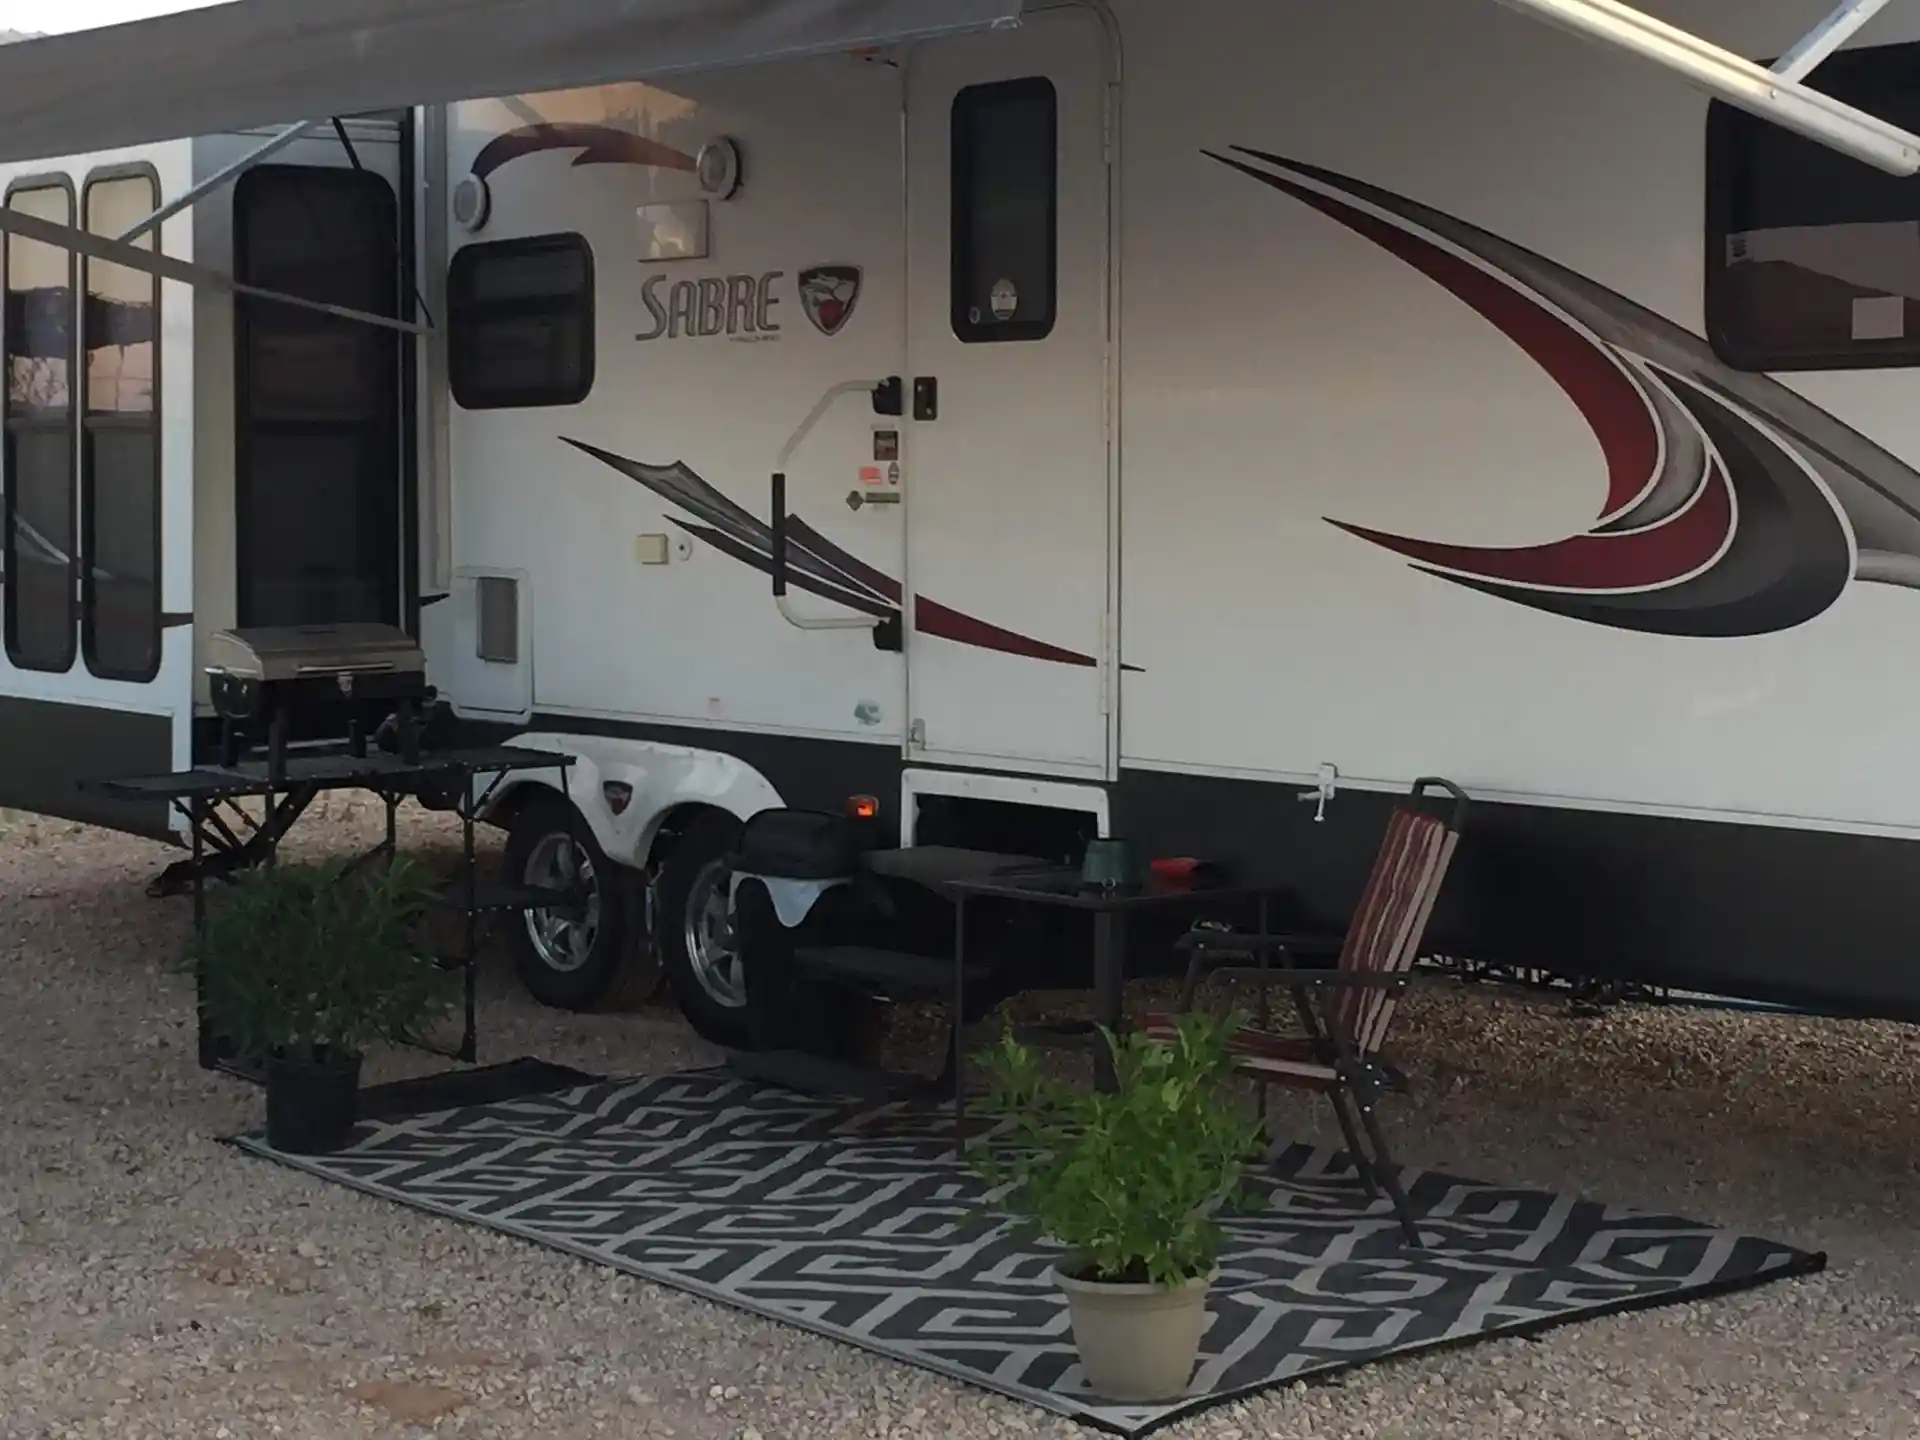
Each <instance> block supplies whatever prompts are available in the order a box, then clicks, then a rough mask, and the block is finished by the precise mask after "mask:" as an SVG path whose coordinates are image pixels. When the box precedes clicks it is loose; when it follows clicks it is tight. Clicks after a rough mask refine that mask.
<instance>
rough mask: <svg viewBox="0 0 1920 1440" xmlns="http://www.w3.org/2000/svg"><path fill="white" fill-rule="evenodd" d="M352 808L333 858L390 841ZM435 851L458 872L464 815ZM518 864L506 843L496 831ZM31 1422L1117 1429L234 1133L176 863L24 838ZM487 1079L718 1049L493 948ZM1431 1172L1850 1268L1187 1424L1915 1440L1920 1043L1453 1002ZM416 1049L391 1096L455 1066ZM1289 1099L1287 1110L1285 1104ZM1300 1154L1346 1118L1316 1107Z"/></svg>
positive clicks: (21, 1055) (125, 1429)
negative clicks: (524, 1068)
mask: <svg viewBox="0 0 1920 1440" xmlns="http://www.w3.org/2000/svg"><path fill="white" fill-rule="evenodd" d="M373 830H374V816H373V812H372V811H371V808H370V807H368V806H365V805H354V804H350V803H342V802H341V801H338V800H335V801H334V802H333V805H332V808H331V810H330V811H328V812H326V813H325V814H322V815H318V816H316V817H315V818H314V819H313V820H311V821H309V822H308V823H307V824H305V825H304V826H303V827H302V831H301V833H300V835H299V836H298V837H297V838H298V843H297V844H296V845H295V846H294V847H293V848H295V849H296V850H316V849H325V848H344V847H346V846H348V845H350V844H352V843H354V842H356V841H357V840H359V839H363V838H366V837H368V836H370V835H371V834H372V833H373ZM403 835H404V843H405V844H406V846H407V847H408V848H409V850H411V851H414V852H416V853H433V854H438V855H442V856H444V855H446V854H448V853H450V852H451V850H452V846H453V839H452V834H451V832H450V830H449V827H448V826H447V824H446V823H445V821H444V820H443V819H442V818H441V817H435V816H429V815H409V816H407V818H406V820H405V822H404V830H403ZM492 848H497V847H490V849H492ZM0 857H4V858H0V1096H4V1099H0V1436H4V1437H7V1440H14V1437H36V1440H38V1437H43V1436H44V1437H54V1436H60V1437H66V1436H76V1437H77V1436H87V1437H94V1436H99V1437H107V1436H112V1437H114V1440H138V1437H144V1436H153V1437H159V1436H169V1437H172V1436H178V1437H194V1440H265V1437H269V1436H285V1437H289V1440H299V1437H314V1440H319V1437H326V1440H336V1437H341V1436H388V1435H394V1436H398V1435H407V1434H419V1433H421V1431H422V1428H423V1427H431V1428H432V1429H433V1430H434V1432H435V1433H437V1434H441V1435H446V1436H471V1437H493V1436H539V1437H541V1440H571V1437H576V1436H577V1437H587V1436H610V1435H618V1436H624V1437H641V1436H677V1437H685V1440H742V1437H745V1440H840V1437H877V1440H899V1437H929V1440H932V1437H953V1440H974V1437H988V1436H995V1437H1006V1436H1027V1435H1041V1436H1050V1435H1062V1436H1064V1435H1078V1434H1081V1433H1083V1432H1081V1431H1079V1430H1077V1429H1076V1428H1075V1427H1073V1426H1070V1425H1066V1424H1064V1423H1062V1422H1059V1421H1056V1420H1054V1419H1052V1418H1051V1417H1048V1416H1045V1415H1043V1414H1041V1413H1040V1412H1037V1411H1035V1410H1032V1409H1030V1408H1028V1407H1025V1406H1022V1405H1018V1404H1015V1403H1013V1402H1010V1401H1007V1400H1004V1399H1000V1398H997V1397H994V1396H990V1395H986V1394H982V1393H980V1392H978V1391H974V1390H970V1389H967V1388H964V1387H961V1386H958V1385H955V1384H952V1383H949V1382H947V1381H945V1380H942V1379H939V1378H937V1377H933V1376H930V1375H926V1374H922V1373H920V1372H917V1371H914V1370H911V1369H907V1368H904V1367H901V1366H898V1365H894V1364H891V1363H888V1362H886V1361H883V1360H879V1359H876V1358H873V1357H870V1356H867V1355H865V1354H862V1353H860V1352H858V1351H855V1350H852V1349H848V1348H845V1347H842V1346H839V1345H835V1344H833V1343H831V1342H828V1341H825V1340H820V1339H815V1338H813V1337H810V1336H807V1335H803V1334H800V1333H798V1332H796V1331H793V1330H790V1329H785V1328H782V1327H779V1326H776V1325H772V1324H768V1323H766V1322H763V1321H760V1320H757V1319H753V1318H750V1317H747V1316H743V1315H739V1314H736V1313H734V1312H731V1311H727V1310H723V1309H720V1308H718V1307H715V1306H712V1305H709V1304H706V1303H704V1302H702V1301H698V1300H695V1299H692V1298H690V1297H686V1296H683V1295H678V1294H675V1293H673V1292H670V1291H665V1290H660V1289H656V1288H653V1287H650V1286H647V1285H644V1284H640V1283H638V1282H635V1281H633V1280H631V1279H628V1278H626V1277H622V1276H617V1275H615V1274H613V1273H612V1272H610V1271H607V1270H604V1269H601V1268H598V1267H595V1266H592V1265H588V1264H585V1263H582V1262H578V1261H575V1260H572V1259H569V1258H566V1257H563V1256H560V1255H557V1254H553V1253H550V1252H546V1251H542V1250H539V1249H536V1248H534V1247H532V1246H528V1245H523V1244H520V1243H517V1242H514V1241H510V1240H507V1239H505V1238H502V1237H496V1236H493V1235H490V1234H488V1233H486V1232H483V1231H480V1230H476V1229H471V1228H467V1227H463V1226H459V1225H455V1224H452V1223H448V1222H443V1221H439V1220H435V1219H431V1218H428V1217H425V1216H421V1215H417V1214H414V1213H412V1212H409V1211H406V1210H402V1209H399V1208H396V1207H393V1206H389V1205H385V1204H382V1203H380V1202H378V1201H375V1200H372V1199H367V1198H363V1197H360V1196H357V1195H354V1194H352V1193H350V1192H348V1191H345V1190H342V1189H339V1188H335V1187H328V1186H324V1185H320V1184H316V1183H314V1182H312V1181H309V1180H306V1179H303V1178H301V1177H299V1176H297V1175H295V1174H293V1173H291V1172H287V1171H282V1170H279V1169H277V1168H276V1167H273V1166H271V1165H264V1164H261V1163H259V1162H258V1161H254V1160H250V1159H247V1158H245V1157H242V1156H240V1155H238V1154H237V1153H235V1152H233V1151H231V1150H229V1149H227V1148H225V1147H224V1146H221V1145H219V1144H217V1143H216V1141H215V1137H217V1136H220V1135H225V1134H231V1133H233V1132H234V1131H236V1130H240V1129H244V1128H248V1127H250V1126H251V1125H252V1124H254V1123H256V1122H257V1117H258V1109H259V1097H258V1093H257V1092H256V1091H254V1090H252V1089H251V1088H250V1087H247V1086H245V1085H243V1084H241V1083H239V1082H237V1081H234V1080H230V1079H226V1078H222V1077H218V1076H213V1075H208V1074H205V1073H203V1072H201V1071H200V1070H198V1069H197V1068H196V1067H195V1065H194V1063H193V1057H192V1005H191V992H190V988H189V986H188V985H187V983H186V982H185V980H183V979H182V978H181V977H180V976H178V975H176V974H172V973H170V972H169V969H168V965H169V962H170V960H171V958H172V956H173V955H175V954H176V953H177V951H178V947H179V944H180V941H181V938H182V936H183V934H184V931H185V927H186V922H187V918H188V916H187V904H186V902H185V901H166V902H156V901H152V900H148V899H146V898H145V896H144V895H143V894H142V887H143V885H144V884H145V882H146V881H147V880H148V879H149V878H150V877H151V876H152V875H153V873H154V872H155V871H156V870H157V869H158V868H159V866H160V865H162V864H164V863H166V861H168V860H169V859H171V858H176V857H175V855H174V853H173V852H169V851H167V850H165V849H163V848H162V847H159V846H155V845H151V844H147V843H144V842H141V841H136V840H130V839H127V838H124V837H120V836H115V835H110V834H106V833H102V832H98V831H90V830H86V829H83V828H81V827H77V826H70V825H66V824H61V823H57V822H47V821H40V820H33V819H27V818H22V817H4V816H0ZM484 993H485V995H486V1001H485V1008H484V1014H483V1017H482V1030H481V1042H482V1047H483V1053H482V1056H481V1059H482V1060H483V1061H489V1060H501V1059H509V1058H512V1057H514V1056H517V1055H522V1054H533V1055H541V1056H545V1057H547V1058H550V1059H554V1060H558V1061H562V1062H565V1063H569V1064H573V1065H577V1066H580V1067H582V1068H585V1069H588V1070H592V1071H596V1072H604V1073H615V1074H618V1073H633V1072H638V1071H646V1070H659V1069H666V1068H671V1067H674V1066H679V1065H685V1064H688V1063H694V1062H701V1061H705V1060H709V1059H711V1058H712V1052H711V1051H709V1050H707V1049H706V1048H705V1047H703V1046H702V1045H701V1043H700V1042H699V1041H698V1040H697V1039H695V1038H694V1037H693V1036H692V1035H691V1033H690V1032H689V1031H687V1029H686V1028H685V1027H684V1026H683V1025H682V1024H681V1023H680V1022H679V1020H678V1018H677V1017H676V1016H675V1015H674V1014H673V1012H672V1011H671V1010H670V1009H667V1008H664V1007H650V1008H647V1009H643V1010H640V1011H637V1012H634V1013H629V1014H619V1015H604V1016H593V1017H585V1018H583V1017H577V1016H564V1015H558V1014H555V1013H553V1012H548V1011H542V1010H540V1009H539V1008H537V1007H535V1006H534V1005H532V1004H531V1002H529V1001H527V1000H526V999H525V998H524V997H523V996H521V995H520V994H518V993H517V992H516V990H515V988H514V986H513V985H512V982H511V979H510V977H509V976H508V975H506V974H505V973H504V972H503V967H502V966H501V964H500V962H499V959H498V957H497V956H495V957H493V959H492V961H491V964H490V968H489V971H488V973H487V975H486V977H485V981H484ZM1397 1038H1398V1040H1399V1041H1400V1045H1399V1048H1400V1050H1401V1054H1402V1059H1403V1061H1404V1062H1405V1063H1406V1065H1407V1067H1408V1069H1409V1070H1410V1071H1411V1072H1412V1075H1413V1078H1414V1093H1413V1095H1412V1097H1410V1098H1407V1099H1402V1100H1399V1101H1396V1102H1394V1103H1392V1104H1391V1106H1390V1108H1389V1113H1388V1124H1389V1125H1390V1126H1391V1127H1392V1133H1393V1135H1394V1137H1395V1139H1396V1141H1397V1142H1398V1144H1399V1147H1400V1148H1401V1150H1402V1151H1403V1152H1404V1154H1405V1156H1406V1158H1407V1159H1409V1160H1412V1161H1415V1162H1419V1163H1424V1164H1432V1165H1446V1166H1451V1167H1454V1168H1456V1169H1457V1170H1459V1171H1461V1172H1463V1173H1467V1174H1473V1175H1479V1176H1483V1177H1488V1178H1502V1179H1511V1180H1514V1181H1517V1182H1524V1183H1529V1184H1538V1185H1545V1186H1553V1187H1556V1188H1572V1189H1577V1190H1580V1191H1583V1192H1586V1193H1589V1194H1594V1195H1597V1196H1601V1197H1604V1198H1606V1199H1609V1200H1613V1201H1617V1202H1619V1203H1622V1204H1630V1205H1637V1206H1661V1207H1670V1208H1674V1209H1677V1210H1680V1211H1683V1212H1685V1213H1688V1214H1692V1215H1697V1216H1701V1217H1704V1218H1710V1219H1713V1220H1715V1221H1718V1222H1720V1223H1723V1224H1726V1225H1730V1226H1736V1227H1740V1228H1743V1229H1748V1230H1754V1231H1758V1232H1761V1233H1765V1234H1768V1235H1772V1236H1775V1237H1778V1238H1780V1239H1783V1240H1787V1241H1790V1242H1792V1243H1795V1244H1798V1245H1802V1246H1806V1247H1808V1248H1816V1249H1824V1250H1826V1251H1828V1252H1829V1254H1830V1256H1831V1259H1832V1264H1831V1268H1830V1269H1829V1270H1828V1271H1827V1272H1826V1273H1825V1274H1823V1275H1820V1276H1816V1277H1813V1278H1811V1279H1808V1280H1804V1281H1798V1282H1789V1283H1785V1284H1780V1285H1774V1286H1770V1287H1768V1288H1766V1289H1764V1290H1759V1291H1754V1292H1749V1293H1747V1294H1744V1295H1738V1296H1734V1297H1732V1298H1729V1299H1724V1300H1717V1301H1713V1302H1711V1303H1707V1304H1702V1305H1696V1306H1681V1307H1676V1308H1673V1309H1669V1310H1661V1311H1654V1312H1651V1313H1647V1314H1642V1315H1637V1316H1626V1317H1620V1318H1617V1319H1612V1320H1602V1321H1598V1322H1594V1323H1591V1324H1584V1325H1579V1326H1573V1327H1569V1328H1566V1329H1562V1330H1557V1331H1553V1332H1550V1333H1549V1334H1548V1335H1546V1336H1544V1337H1541V1338H1540V1339H1538V1340H1536V1341H1532V1342H1526V1341H1510V1342H1496V1343H1490V1344H1485V1345H1480V1346H1475V1347H1471V1348H1468V1349H1465V1350H1460V1351H1455V1352H1451V1353H1447V1354H1443V1355H1437V1356H1433V1357H1429V1358H1426V1359H1419V1360H1412V1361H1407V1362H1403V1363H1399V1364H1393V1365H1383V1366H1374V1367H1371V1368H1368V1369H1365V1370H1362V1371H1359V1372H1356V1373H1354V1374H1352V1375H1350V1376H1348V1377H1347V1378H1346V1379H1344V1380H1343V1381H1341V1382H1339V1383H1335V1384H1331V1385H1324V1386H1312V1387H1295V1388H1294V1389H1291V1390H1287V1391H1282V1392H1280V1393H1278V1394H1275V1395H1272V1396H1270V1397H1266V1398H1262V1399H1259V1400H1257V1401H1254V1402H1250V1403H1246V1404H1241V1405H1234V1406H1229V1407H1225V1408H1223V1409H1219V1410H1215V1411H1213V1412H1211V1413H1209V1414H1207V1415H1205V1416H1203V1417H1200V1418H1198V1419H1196V1420H1193V1421H1191V1422H1188V1423H1186V1424H1184V1425H1178V1426H1174V1427H1172V1428H1171V1429H1169V1430H1167V1431H1165V1432H1162V1433H1163V1434H1165V1435H1167V1436H1168V1437H1169V1440H1188V1437H1207V1440H1238V1437H1245V1440H1251V1437H1254V1436H1288V1437H1301V1440H1308V1437H1324V1440H1335V1437H1343V1440H1344V1437H1354V1440H1360V1437H1404V1440H1428V1437H1433V1440H1448V1437H1468V1436H1474V1437H1483V1436H1504V1435H1511V1436H1515V1437H1519V1436H1526V1437H1529V1440H1532V1437H1582V1440H1585V1437H1649V1440H1651V1437H1657V1436H1673V1437H1676V1440H1679V1437H1684V1440H1705V1437H1720V1436H1725V1437H1736V1436H1738V1437H1746V1436H1766V1435H1781V1436H1792V1437H1826V1436H1836V1437H1837V1436H1873V1437H1896V1436H1898V1437H1903V1440H1904V1437H1910V1436H1913V1435H1914V1434H1915V1433H1916V1431H1920V1344H1916V1340H1917V1338H1920V1246H1916V1245H1915V1243H1914V1241H1915V1221H1914V1202H1915V1201H1916V1199H1920V1184H1917V1183H1916V1179H1917V1176H1916V1171H1917V1169H1920V1039H1917V1038H1916V1032H1914V1031H1912V1030H1908V1029H1903V1028H1901V1027H1896V1026H1880V1025H1845V1026H1840V1025H1831V1024H1821V1023H1813V1022H1806V1021H1796V1020H1783V1019H1778V1018H1755V1017H1750V1016H1732V1015H1723V1014H1708V1013H1702V1012H1686V1011H1677V1010H1675V1011H1650V1010H1637V1011H1625V1012H1617V1013H1614V1014H1612V1015H1609V1016H1607V1017H1605V1018H1602V1019H1597V1020H1578V1019H1574V1018H1571V1017H1570V1016H1569V1015H1568V1014H1567V1013H1566V1011H1565V1009H1564V1008H1563V1007H1561V1006H1557V1005H1552V1004H1548V1003H1544V1002H1540V1003H1535V1002H1525V1001H1518V1000H1516V999H1514V998H1512V997H1510V996H1503V997H1499V998H1495V997H1493V996H1490V995H1486V994H1475V993H1471V992H1453V991H1435V992H1432V993H1431V994H1425V995H1423V996H1421V997H1420V998H1419V999H1418V1000H1416V1001H1415V1002H1413V1003H1412V1004H1410V1005H1409V1006H1408V1007H1407V1008H1406V1009H1405V1010H1404V1011H1403V1012H1402V1019H1401V1020H1400V1021H1399V1022H1398V1037H1397ZM440 1063H442V1062H439V1061H436V1060H434V1059H433V1058H432V1057H422V1056H418V1055H414V1054H404V1053H403V1054H383V1055H380V1056H377V1057H374V1059H373V1061H372V1062H371V1073H370V1075H369V1079H370V1080H371V1079H386V1078H393V1077H395V1076H398V1075H402V1074H408V1073H418V1072H420V1071H423V1070H428V1069H432V1068H435V1067H436V1066H437V1065H439V1064H440ZM1282 1103H1288V1102H1284V1101H1283V1102H1282ZM1298 1113H1299V1124H1298V1125H1297V1126H1296V1127H1294V1128H1295V1129H1296V1130H1297V1131H1298V1132H1300V1133H1303V1134H1305V1133H1313V1134H1323V1133H1324V1132H1323V1131H1322V1130H1321V1129H1320V1126H1319V1124H1318V1123H1317V1117H1316V1116H1314V1115H1313V1113H1312V1110H1311V1108H1310V1107H1305V1106H1302V1107H1301V1108H1300V1110H1299V1112H1298Z"/></svg>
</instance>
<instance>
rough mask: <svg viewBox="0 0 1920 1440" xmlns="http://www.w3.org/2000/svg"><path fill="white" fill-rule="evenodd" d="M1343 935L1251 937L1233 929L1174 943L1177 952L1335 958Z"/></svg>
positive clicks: (1200, 932)
mask: <svg viewBox="0 0 1920 1440" xmlns="http://www.w3.org/2000/svg"><path fill="white" fill-rule="evenodd" d="M1346 943H1347V942H1346V937H1345V936H1344V935H1250V934H1243V933H1240V932H1238V931H1233V930H1189V931H1188V932H1187V933H1186V934H1184V935H1182V936H1181V937H1180V938H1179V940H1177V941H1176V942H1175V944H1174V948H1175V949H1177V950H1183V951H1185V950H1198V951H1199V952H1200V953H1201V954H1203V955H1204V954H1205V953H1206V952H1207V951H1209V950H1226V951H1236V950H1237V951H1241V952H1245V951H1249V950H1250V951H1253V952H1254V953H1255V954H1259V953H1261V952H1263V951H1269V950H1284V951H1288V952H1290V953H1292V954H1295V955H1338V954H1339V953H1340V947H1341V946H1342V945H1344V944H1346Z"/></svg>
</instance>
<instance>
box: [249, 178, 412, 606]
mask: <svg viewBox="0 0 1920 1440" xmlns="http://www.w3.org/2000/svg"><path fill="white" fill-rule="evenodd" d="M399 236H400V206H399V199H398V197H397V196H396V195H395V193H394V189H393V187H392V186H391V185H390V184H388V182H387V181H386V180H385V179H383V178H382V177H381V176H379V175H378V174H376V173H375V172H373V171H371V170H354V169H348V168H346V167H344V166H306V165H256V166H254V167H253V168H252V169H250V170H248V171H247V172H246V173H245V174H244V175H242V176H241V177H240V179H239V180H238V181H237V182H235V185H234V190H233V256H234V258H233V263H234V273H235V275H236V277H237V278H239V279H241V280H243V281H245V282H246V283H248V284H250V285H259V286H262V287H265V288H267V289H273V290H284V291H286V292H287V293H289V294H292V295H298V296H301V297H302V298H304V299H309V300H319V301H322V302H325V303H327V304H332V305H343V306H347V307H349V308H351V309H355V310H364V311H367V312H369V313H371V314H375V315H393V314H396V313H398V311H399V307H400V289H399V274H400V271H399V266H398V265H396V264H395V257H396V256H397V255H398V253H399V248H400V241H399ZM234 345H235V357H234V396H233V404H234V430H233V434H234V500H233V513H234V571H235V574H234V580H235V593H234V612H235V618H236V619H237V620H238V622H239V623H240V624H241V625H340V624H350V623H354V622H360V621H368V622H378V623H383V624H389V625H391V624H394V623H397V622H398V621H399V619H400V618H401V615H402V613H403V609H404V607H403V603H402V599H401V594H402V588H403V582H402V579H401V541H400V536H401V534H402V530H403V526H404V522H403V520H402V518H401V517H402V515H403V513H404V512H403V506H402V503H401V499H400V496H401V488H402V482H401V462H400V429H401V425H400V416H401V396H400V345H399V338H398V336H396V335H395V333H394V332H393V331H391V330H385V329H381V328H379V327H377V326H373V325H364V324H361V323H360V322H359V321H357V320H346V319H342V318H339V317H337V316H333V315H326V314H321V313H318V312H316V311H312V310H304V309H296V308H295V307H293V306H290V305H279V304H275V303H273V302H272V301H264V300H256V299H254V298H251V297H248V296H244V295H243V296H240V297H238V298H237V299H236V300H235V302H234Z"/></svg>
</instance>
